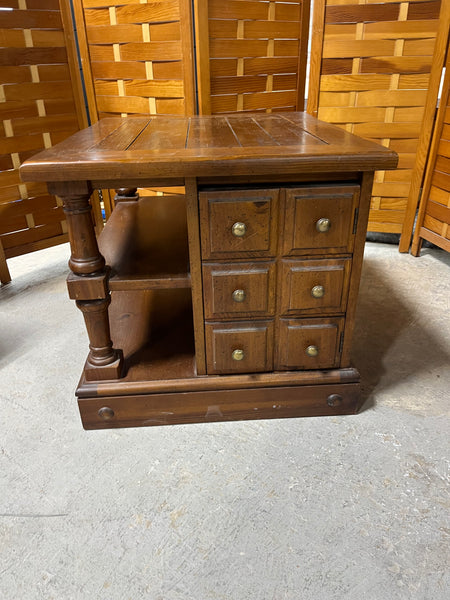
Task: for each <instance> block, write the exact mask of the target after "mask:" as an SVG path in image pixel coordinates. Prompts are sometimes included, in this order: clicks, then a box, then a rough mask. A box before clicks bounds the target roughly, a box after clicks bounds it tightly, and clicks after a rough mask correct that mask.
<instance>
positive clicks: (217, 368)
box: [205, 321, 273, 375]
mask: <svg viewBox="0 0 450 600" xmlns="http://www.w3.org/2000/svg"><path fill="white" fill-rule="evenodd" d="M205 334H206V370H207V373H208V375H211V374H213V373H216V374H224V373H257V372H263V371H271V370H272V368H273V322H272V321H240V322H239V323H206V327H205Z"/></svg>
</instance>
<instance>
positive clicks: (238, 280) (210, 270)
mask: <svg viewBox="0 0 450 600" xmlns="http://www.w3.org/2000/svg"><path fill="white" fill-rule="evenodd" d="M203 295H204V305H205V318H206V319H226V318H238V317H269V316H273V315H274V311H275V263H273V262H253V263H247V262H246V263H220V264H216V263H213V264H211V263H209V264H208V263H207V264H204V265H203Z"/></svg>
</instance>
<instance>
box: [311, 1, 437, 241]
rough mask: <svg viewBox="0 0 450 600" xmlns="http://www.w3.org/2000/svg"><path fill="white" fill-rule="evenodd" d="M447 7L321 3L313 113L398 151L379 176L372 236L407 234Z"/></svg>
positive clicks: (371, 218)
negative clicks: (391, 166)
mask: <svg viewBox="0 0 450 600" xmlns="http://www.w3.org/2000/svg"><path fill="white" fill-rule="evenodd" d="M440 4H441V3H440V2H436V1H435V0H425V1H424V2H420V3H418V2H415V1H414V0H408V1H406V2H396V1H393V2H392V1H391V2H387V1H385V2H380V3H378V2H376V3H374V2H367V1H364V0H363V1H361V0H348V1H346V2H345V3H343V2H341V1H336V0H316V2H315V5H314V15H313V34H312V58H311V73H310V85H309V94H308V106H307V110H308V112H309V113H310V114H314V115H315V116H318V118H319V119H322V120H325V121H329V122H331V123H334V124H336V125H338V126H340V127H343V128H345V129H346V130H347V131H350V132H352V133H355V134H357V135H361V136H362V137H366V138H369V139H373V140H374V141H378V142H379V143H382V144H383V145H384V146H387V147H390V148H392V149H393V150H396V151H397V152H398V153H399V157H400V160H399V166H398V169H397V170H396V171H392V172H377V173H376V174H375V180H374V188H373V195H372V202H371V211H370V216H369V231H384V232H393V233H401V231H402V227H403V222H404V219H405V214H406V212H405V211H406V207H407V201H408V197H409V194H410V190H411V177H412V174H413V167H414V162H415V158H416V152H417V148H418V144H419V137H420V131H421V127H422V126H423V122H424V121H423V119H424V115H425V114H426V103H427V93H428V89H429V81H430V75H431V73H432V64H433V50H434V46H435V39H436V33H437V30H438V22H439V7H440Z"/></svg>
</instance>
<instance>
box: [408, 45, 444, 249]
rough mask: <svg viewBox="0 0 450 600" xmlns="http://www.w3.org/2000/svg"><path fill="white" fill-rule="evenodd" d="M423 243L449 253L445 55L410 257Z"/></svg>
mask: <svg viewBox="0 0 450 600" xmlns="http://www.w3.org/2000/svg"><path fill="white" fill-rule="evenodd" d="M423 239H425V240H428V241H430V242H432V243H433V244H436V245H437V246H439V247H441V248H443V249H444V250H447V252H450V57H449V56H448V55H447V64H446V74H445V80H444V85H443V89H442V96H441V102H440V105H439V112H438V116H437V121H436V127H435V131H434V135H433V142H432V147H431V153H430V157H429V160H428V165H427V170H426V173H425V182H424V187H423V194H422V198H421V200H420V207H419V215H418V218H417V225H416V230H415V233H414V239H413V246H412V252H413V254H415V255H417V254H418V253H419V251H420V246H421V243H422V240H423Z"/></svg>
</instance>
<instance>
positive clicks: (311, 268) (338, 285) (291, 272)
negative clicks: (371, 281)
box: [279, 258, 351, 315]
mask: <svg viewBox="0 0 450 600" xmlns="http://www.w3.org/2000/svg"><path fill="white" fill-rule="evenodd" d="M350 266H351V260H350V259H349V258H330V259H321V260H289V259H284V260H282V261H281V263H280V274H279V287H280V290H281V302H280V312H281V314H282V315H303V314H310V315H316V314H321V315H326V314H336V313H344V312H345V309H346V305H347V296H348V283H349V276H350Z"/></svg>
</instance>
